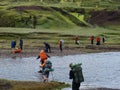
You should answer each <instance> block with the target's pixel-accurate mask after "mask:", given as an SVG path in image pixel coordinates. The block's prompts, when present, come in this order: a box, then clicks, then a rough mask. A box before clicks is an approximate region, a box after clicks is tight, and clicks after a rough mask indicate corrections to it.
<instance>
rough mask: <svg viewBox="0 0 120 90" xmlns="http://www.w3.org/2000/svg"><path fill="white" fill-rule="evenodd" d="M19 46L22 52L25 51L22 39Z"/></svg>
mask: <svg viewBox="0 0 120 90" xmlns="http://www.w3.org/2000/svg"><path fill="white" fill-rule="evenodd" d="M19 46H20V49H21V50H22V49H23V40H22V38H20V42H19Z"/></svg>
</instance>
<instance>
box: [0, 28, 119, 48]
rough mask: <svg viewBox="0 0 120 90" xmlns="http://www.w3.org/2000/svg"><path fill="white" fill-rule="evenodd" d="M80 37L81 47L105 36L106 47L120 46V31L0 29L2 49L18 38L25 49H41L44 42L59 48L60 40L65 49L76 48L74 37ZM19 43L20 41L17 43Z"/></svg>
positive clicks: (94, 29)
mask: <svg viewBox="0 0 120 90" xmlns="http://www.w3.org/2000/svg"><path fill="white" fill-rule="evenodd" d="M76 35H78V36H79V40H80V43H81V44H80V45H81V46H85V45H87V44H89V43H90V41H89V37H90V36H91V35H94V36H95V37H97V36H102V35H105V37H106V39H107V41H106V45H107V44H108V45H119V44H120V42H119V39H120V38H119V36H120V30H114V29H105V28H100V27H96V28H79V27H76V28H71V29H69V30H68V29H62V30H61V29H51V30H50V29H25V28H0V37H1V38H0V43H1V48H10V42H11V40H13V39H15V40H18V37H22V38H23V39H24V47H27V48H28V47H29V48H30V47H40V46H43V42H44V41H46V42H49V43H50V44H51V45H52V46H54V47H57V45H58V40H59V39H64V40H65V44H64V46H65V47H76V45H75V44H74V37H75V36H76ZM17 42H18V41H17Z"/></svg>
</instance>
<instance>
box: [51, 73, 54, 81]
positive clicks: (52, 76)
mask: <svg viewBox="0 0 120 90" xmlns="http://www.w3.org/2000/svg"><path fill="white" fill-rule="evenodd" d="M51 75H52V80H53V81H54V76H53V73H52V72H51Z"/></svg>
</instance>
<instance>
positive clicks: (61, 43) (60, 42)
mask: <svg viewBox="0 0 120 90" xmlns="http://www.w3.org/2000/svg"><path fill="white" fill-rule="evenodd" d="M63 43H64V40H62V39H60V40H59V42H58V44H59V48H60V51H61V52H62V51H63V48H62V46H63Z"/></svg>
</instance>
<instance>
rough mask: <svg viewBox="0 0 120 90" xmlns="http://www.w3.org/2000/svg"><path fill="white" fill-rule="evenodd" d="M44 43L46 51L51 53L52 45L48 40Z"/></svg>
mask: <svg viewBox="0 0 120 90" xmlns="http://www.w3.org/2000/svg"><path fill="white" fill-rule="evenodd" d="M44 45H45V52H49V53H51V47H50V44H49V43H47V42H44Z"/></svg>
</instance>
